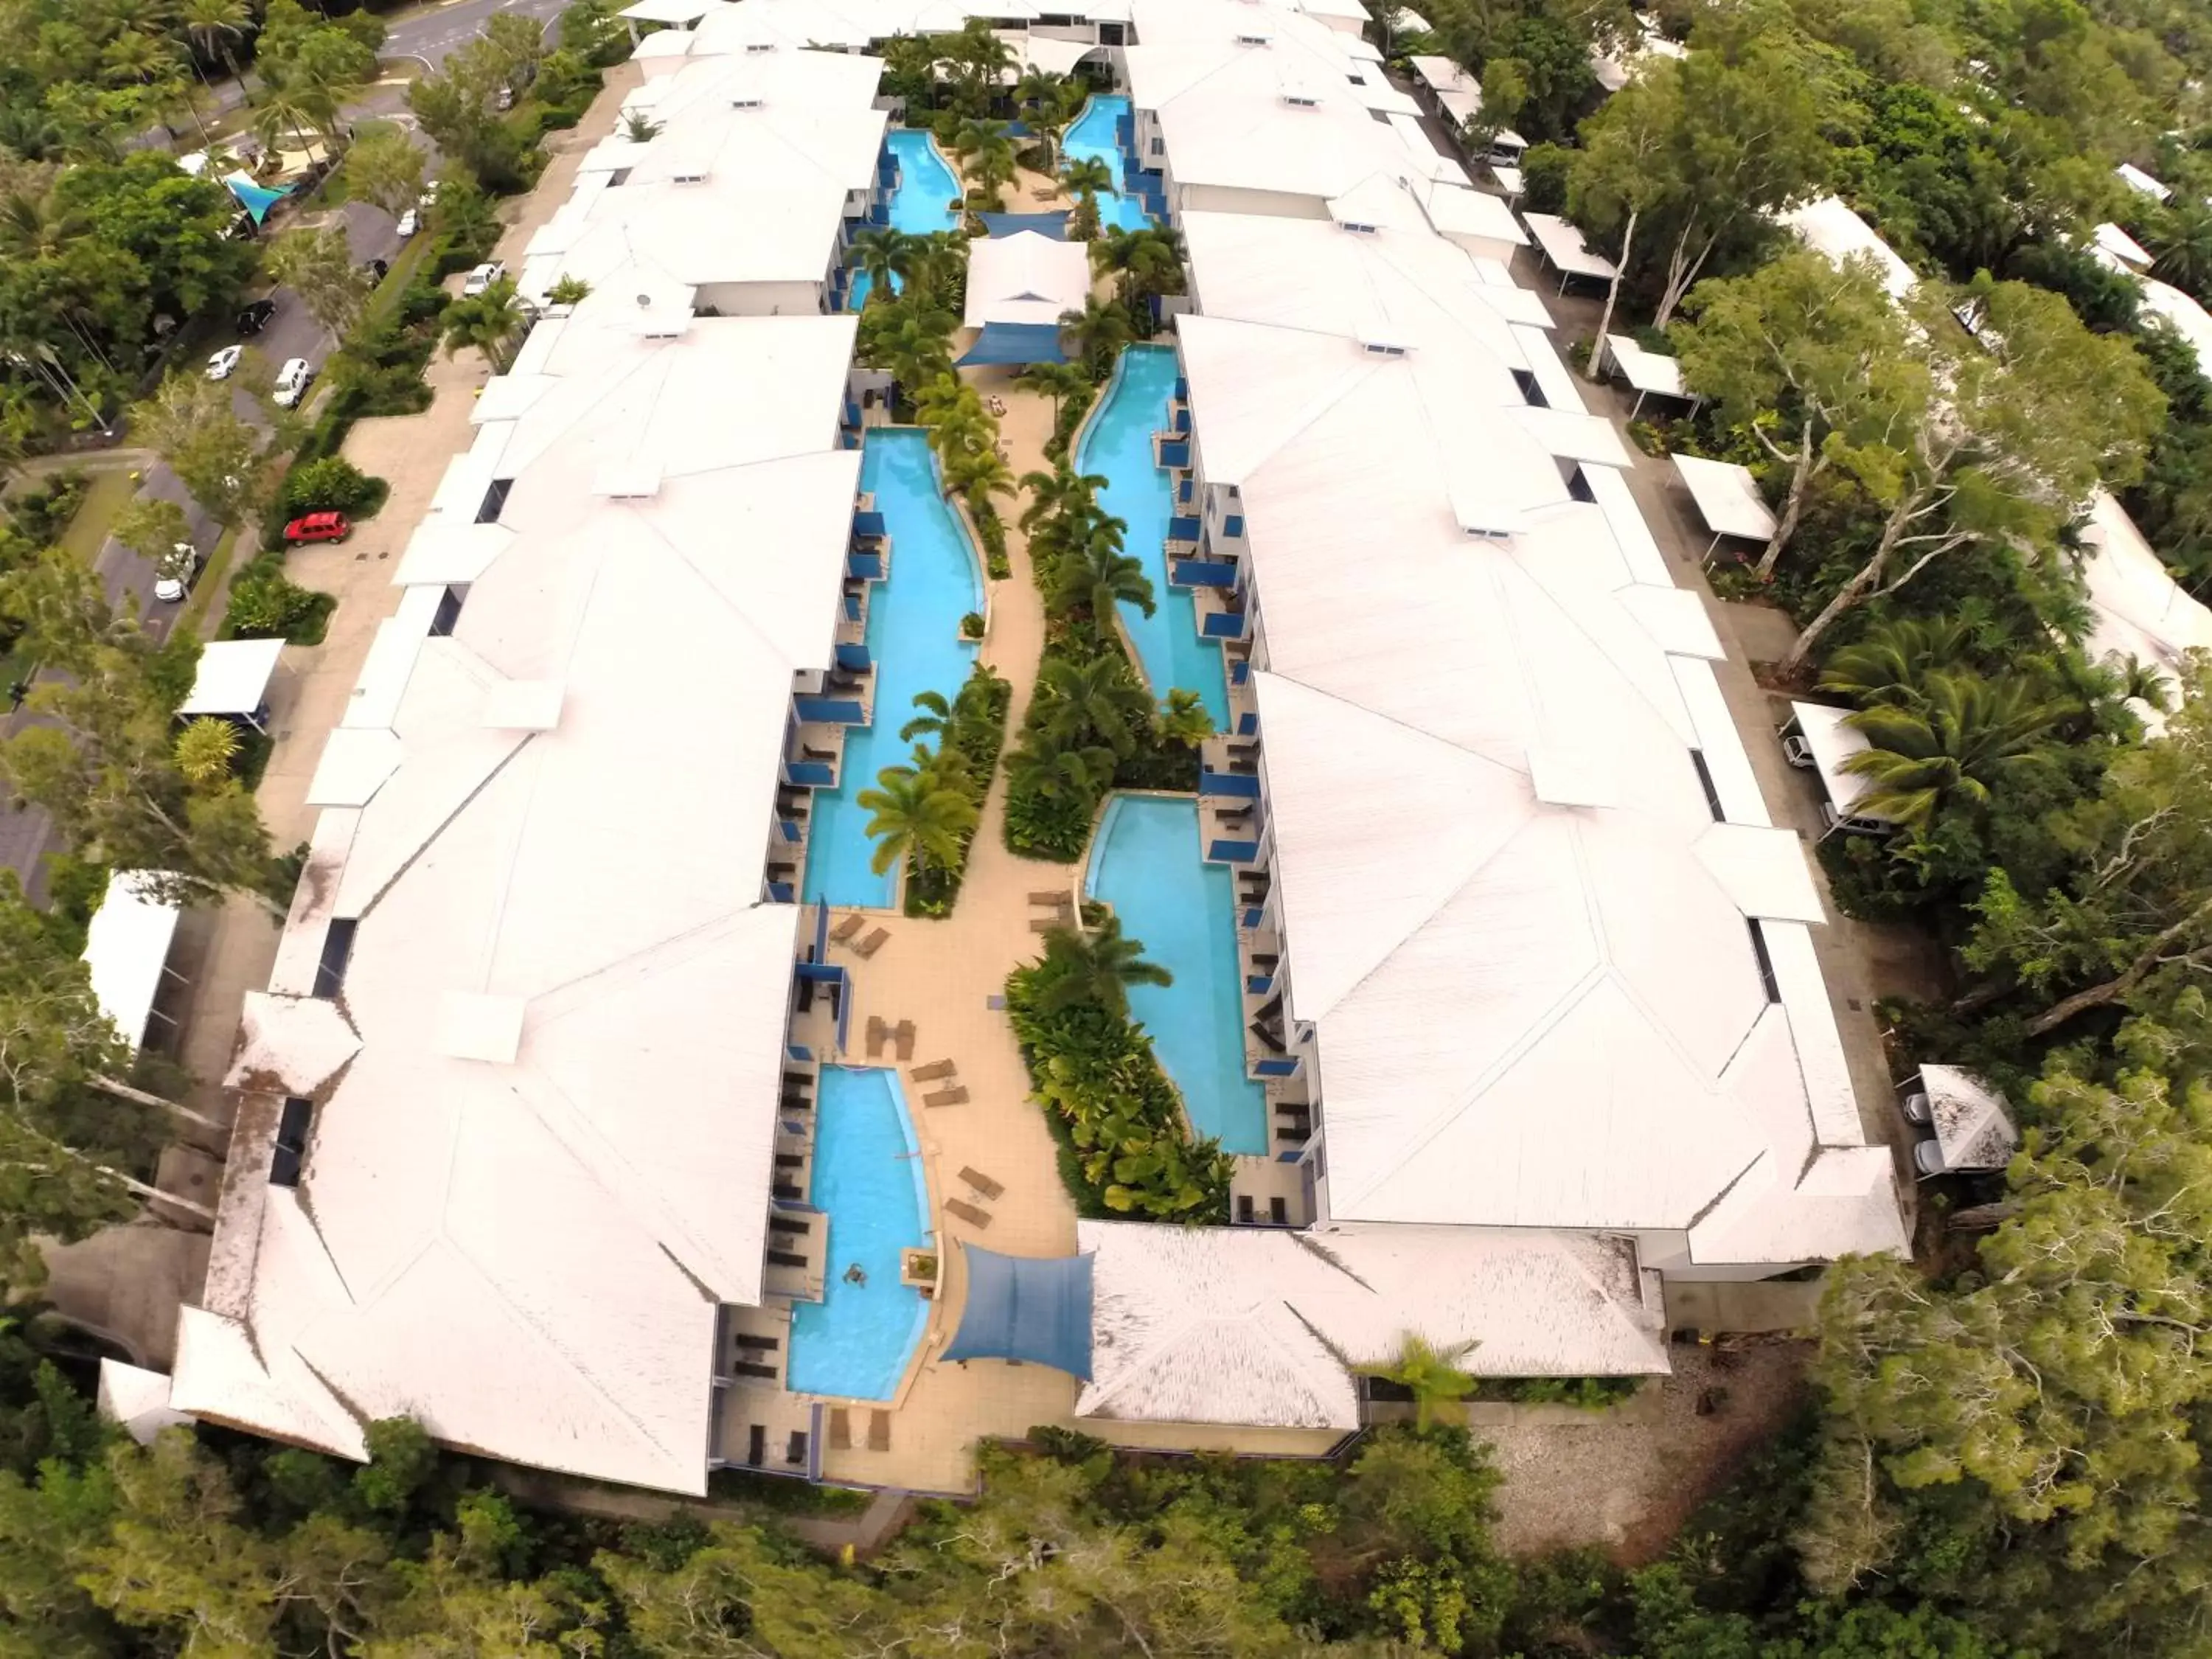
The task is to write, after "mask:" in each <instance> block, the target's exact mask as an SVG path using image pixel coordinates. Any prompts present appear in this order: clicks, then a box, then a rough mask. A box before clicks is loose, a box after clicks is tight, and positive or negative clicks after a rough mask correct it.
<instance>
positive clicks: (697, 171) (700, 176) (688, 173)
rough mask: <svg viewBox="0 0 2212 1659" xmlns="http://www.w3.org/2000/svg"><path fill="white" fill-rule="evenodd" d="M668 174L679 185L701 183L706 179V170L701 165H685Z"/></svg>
mask: <svg viewBox="0 0 2212 1659" xmlns="http://www.w3.org/2000/svg"><path fill="white" fill-rule="evenodd" d="M669 176H670V177H671V179H674V181H675V182H676V183H678V184H679V185H696V184H702V183H704V182H705V181H706V178H707V170H706V168H704V167H684V168H683V169H682V170H681V171H680V172H678V173H671V174H670V175H669Z"/></svg>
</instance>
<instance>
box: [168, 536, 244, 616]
mask: <svg viewBox="0 0 2212 1659" xmlns="http://www.w3.org/2000/svg"><path fill="white" fill-rule="evenodd" d="M237 550H238V532H236V531H235V530H226V531H224V532H222V540H221V541H219V542H217V543H216V544H215V551H214V552H212V553H210V554H209V555H208V562H207V568H205V569H204V570H203V571H201V572H200V579H199V580H198V581H197V582H195V583H194V584H193V585H192V596H191V598H190V599H186V600H185V608H184V610H183V611H180V612H179V614H178V617H177V626H178V627H179V629H185V630H187V631H189V632H191V633H195V634H197V633H199V632H201V631H202V630H201V628H200V623H201V622H202V620H203V619H204V617H206V616H207V613H208V607H209V606H210V605H213V604H214V603H215V596H216V594H218V593H220V592H222V588H223V581H224V579H225V578H226V577H228V575H229V574H230V560H231V556H232V555H233V554H234V553H235V552H236V551H237Z"/></svg>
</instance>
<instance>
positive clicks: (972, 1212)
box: [945, 1198, 991, 1231]
mask: <svg viewBox="0 0 2212 1659" xmlns="http://www.w3.org/2000/svg"><path fill="white" fill-rule="evenodd" d="M945 1208H946V1209H947V1210H948V1211H950V1212H951V1213H952V1214H954V1215H957V1216H958V1217H959V1218H961V1219H962V1220H963V1221H964V1222H967V1223H968V1224H969V1225H970V1226H972V1227H975V1228H976V1229H977V1230H979V1231H980V1230H981V1229H982V1228H985V1227H987V1226H989V1225H991V1217H990V1213H989V1212H987V1211H985V1210H979V1209H977V1208H976V1207H975V1206H974V1205H973V1204H970V1203H969V1201H968V1200H966V1199H964V1198H948V1199H946V1200H945Z"/></svg>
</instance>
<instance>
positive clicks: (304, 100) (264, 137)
mask: <svg viewBox="0 0 2212 1659" xmlns="http://www.w3.org/2000/svg"><path fill="white" fill-rule="evenodd" d="M263 79H264V88H265V94H264V97H263V99H262V102H261V107H260V108H259V109H258V110H256V111H254V112H253V136H254V137H257V138H258V139H259V140H260V141H261V142H262V143H263V144H264V146H266V147H267V148H268V149H270V150H272V151H274V150H280V149H283V148H284V139H285V137H286V135H287V134H289V135H290V137H293V138H295V139H296V140H297V141H298V143H299V146H300V149H301V153H302V154H304V155H307V156H308V157H309V158H310V159H312V158H313V155H314V153H315V147H314V145H313V143H312V142H310V141H309V139H308V137H307V130H308V129H309V128H311V127H317V128H319V125H320V123H319V120H318V119H317V117H318V116H319V115H320V114H321V113H322V112H323V103H322V100H321V98H320V96H319V94H317V93H315V92H314V91H313V90H312V89H309V88H292V87H276V86H267V85H266V81H267V77H266V76H264V77H263Z"/></svg>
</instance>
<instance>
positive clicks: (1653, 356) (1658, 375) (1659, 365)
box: [1605, 334, 1699, 420]
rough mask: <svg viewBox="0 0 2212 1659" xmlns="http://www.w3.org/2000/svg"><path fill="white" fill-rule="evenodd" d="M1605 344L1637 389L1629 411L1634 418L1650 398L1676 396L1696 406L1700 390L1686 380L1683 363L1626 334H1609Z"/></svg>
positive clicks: (1625, 375) (1623, 377)
mask: <svg viewBox="0 0 2212 1659" xmlns="http://www.w3.org/2000/svg"><path fill="white" fill-rule="evenodd" d="M1605 347H1606V351H1607V355H1608V356H1611V357H1612V359H1613V367H1614V368H1618V369H1619V370H1620V375H1621V378H1622V379H1623V380H1626V381H1627V382H1628V384H1629V385H1630V386H1633V387H1634V388H1635V389H1636V406H1635V407H1634V408H1633V409H1632V410H1629V411H1628V417H1629V419H1631V420H1634V419H1635V418H1636V417H1637V416H1638V415H1640V414H1642V413H1643V412H1644V399H1645V398H1651V397H1659V398H1679V399H1680V401H1682V402H1684V403H1686V404H1690V405H1692V407H1695V406H1696V404H1698V403H1699V397H1698V394H1697V393H1696V392H1692V391H1691V390H1690V389H1689V387H1687V386H1684V385H1683V384H1682V365H1681V364H1680V362H1676V361H1675V360H1674V358H1672V357H1668V356H1664V355H1662V354H1661V353H1659V352H1656V351H1646V350H1645V349H1644V348H1643V347H1642V346H1640V345H1638V344H1637V343H1636V341H1635V340H1634V338H1633V337H1631V336H1629V335H1626V334H1608V335H1607V336H1606V337H1605Z"/></svg>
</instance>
